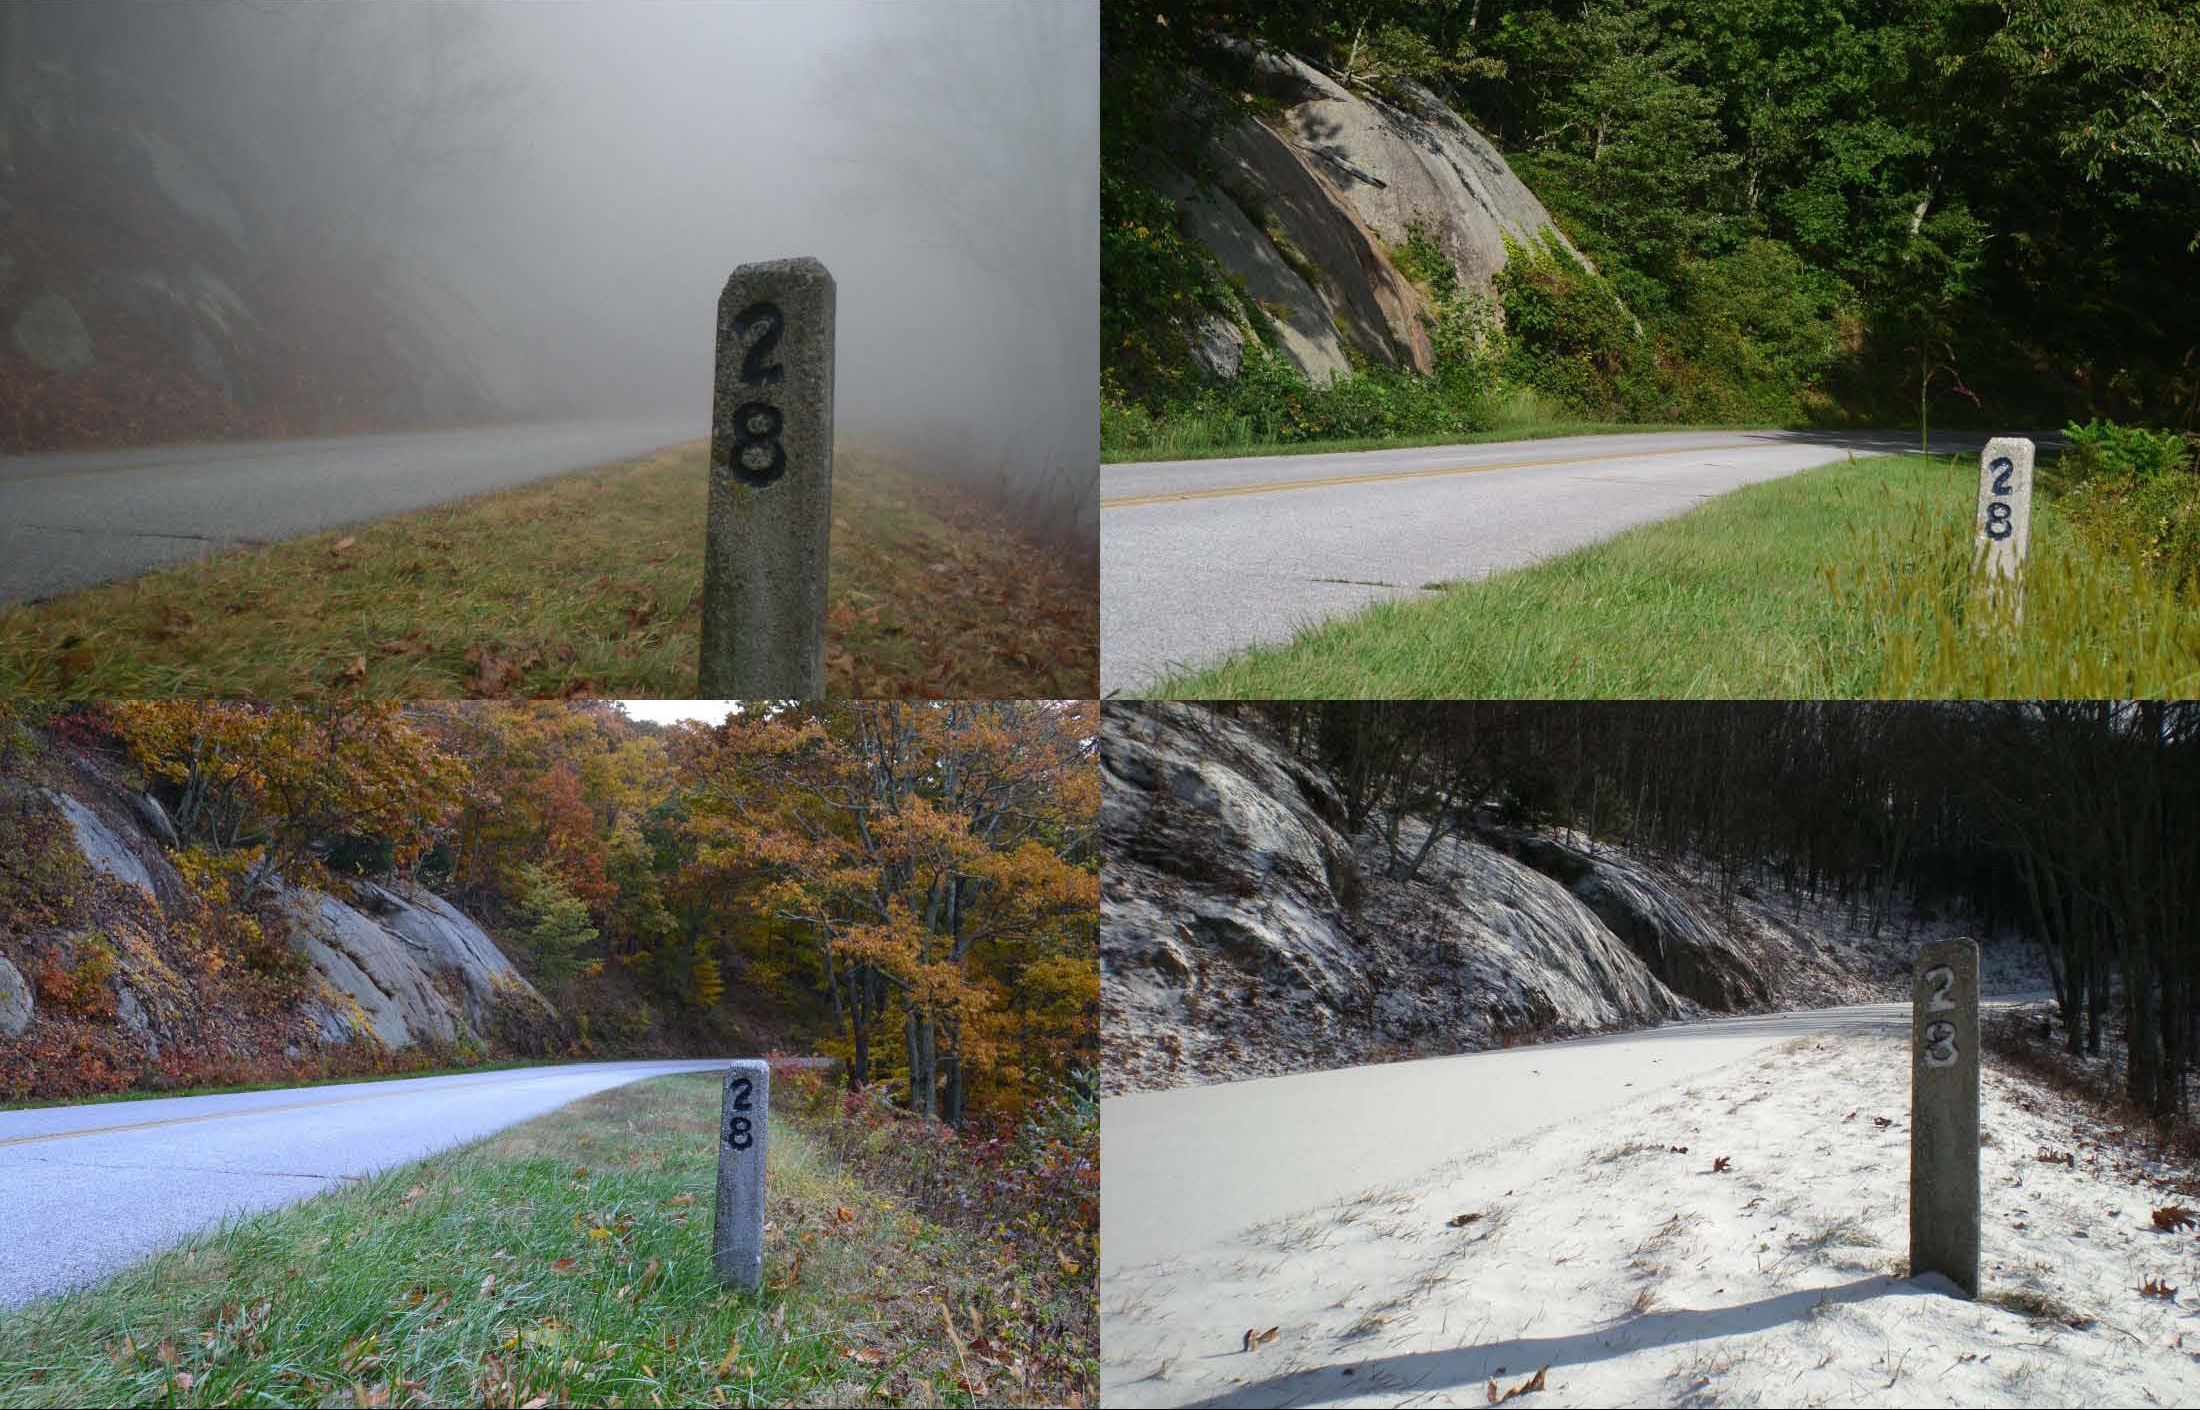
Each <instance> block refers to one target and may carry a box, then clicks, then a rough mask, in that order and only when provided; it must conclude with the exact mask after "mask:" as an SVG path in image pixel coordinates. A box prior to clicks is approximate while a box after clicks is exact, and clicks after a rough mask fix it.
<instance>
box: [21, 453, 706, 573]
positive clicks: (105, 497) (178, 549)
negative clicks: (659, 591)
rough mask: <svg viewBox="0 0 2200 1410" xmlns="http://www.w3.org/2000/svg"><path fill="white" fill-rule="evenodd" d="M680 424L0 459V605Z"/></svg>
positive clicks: (435, 500) (484, 480)
mask: <svg viewBox="0 0 2200 1410" xmlns="http://www.w3.org/2000/svg"><path fill="white" fill-rule="evenodd" d="M709 430H710V428H709V426H708V425H707V424H706V423H705V422H704V421H703V420H702V419H701V418H700V417H699V418H698V419H697V420H695V421H694V422H687V421H680V420H665V419H659V420H654V421H572V422H551V423H541V424H535V425H527V426H493V427H483V428H476V429H471V430H464V431H426V432H418V433H408V434H401V435H387V436H345V437H336V438H331V439H325V440H311V441H240V442H231V443H228V444H224V445H201V446H156V447H140V448H135V449H126V450H103V451H85V452H77V453H70V454H64V455H26V456H12V457H4V458H0V603H9V602H26V601H37V600H39V599H41V598H46V597H54V596H58V595H59V594H61V593H65V592H74V591H76V590H78V589H80V588H87V587H91V586H94V585H95V584H98V583H103V582H109V581H112V580H114V579H116V578H127V577H133V576H135V575H137V574H139V573H143V572H147V571H149V570H151V569H154V568H159V567H164V566H166V565H168V564H171V563H179V562H185V561H188V560H190V559H193V558H200V557H204V556H205V555H207V554H209V553H215V552H219V551H221V550H223V549H227V548H241V547H248V546H252V545H258V544H266V543H274V542H277V541H278V540H281V539H287V538H297V537H299V536H300V535H303V534H311V533H318V532H320V531H322V530H324V529H334V528H340V527H342V526H344V525H349V524H363V523H369V522H371V521H374V520H377V519H386V518H389V517H390V516H391V515H394V514H403V513H407V512H409V511H411V510H415V509H426V508H429V507H431V506H434V505H438V504H448V503H450V502H451V501H453V500H459V499H464V498H466V497H468V496H470V495H477V494H484V493H487V492H488V491H491V490H501V489H509V488H511V487H513V486H515V485H522V484H526V483H528V482H530V481H533V480H541V479H546V478H548V477H550V476H553V475H563V474H567V473H570V472H572V471H576V470H586V469H590V468H592V467H594V466H598V465H608V464H611V463H613V462H614V461H619V460H625V459H628V458H630V457H632V456H636V455H641V454H644V453H646V452H648V451H652V450H658V449H661V448H663V447H665V446H670V445H677V444H680V443H681V442H683V441H691V440H697V439H700V438H702V437H704V436H706V435H708V434H709Z"/></svg>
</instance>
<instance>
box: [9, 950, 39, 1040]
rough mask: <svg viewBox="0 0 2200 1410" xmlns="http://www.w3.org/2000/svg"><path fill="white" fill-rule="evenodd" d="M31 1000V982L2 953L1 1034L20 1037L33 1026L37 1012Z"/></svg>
mask: <svg viewBox="0 0 2200 1410" xmlns="http://www.w3.org/2000/svg"><path fill="white" fill-rule="evenodd" d="M36 1011H37V1010H36V1006H35V1005H34V1004H33V1003H32V1000H31V982H30V981H29V980H28V979H25V978H24V977H23V971H21V970H19V969H17V968H16V967H15V965H14V964H13V963H11V962H10V961H9V959H8V957H7V956H6V955H0V1035H4V1036H6V1037H9V1038H20V1037H22V1036H23V1033H24V1030H26V1029H28V1028H29V1027H30V1026H31V1018H32V1016H33V1015H34V1014H35V1013H36Z"/></svg>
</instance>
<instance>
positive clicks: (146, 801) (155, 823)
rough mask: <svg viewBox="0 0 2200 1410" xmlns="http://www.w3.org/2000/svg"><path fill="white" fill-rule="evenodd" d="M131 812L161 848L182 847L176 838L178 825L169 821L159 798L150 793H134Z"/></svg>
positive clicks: (131, 798) (131, 800)
mask: <svg viewBox="0 0 2200 1410" xmlns="http://www.w3.org/2000/svg"><path fill="white" fill-rule="evenodd" d="M130 811H131V812H132V813H134V814H136V816H137V820H138V823H139V824H140V825H141V826H142V827H144V829H145V830H146V831H147V832H149V833H151V834H152V835H153V839H154V840H155V841H157V842H159V843H160V845H161V846H163V847H178V846H181V845H182V843H181V842H180V841H179V840H178V839H177V837H176V825H175V824H174V823H173V822H171V821H169V818H168V810H167V809H166V808H163V807H162V806H161V805H160V800H159V799H158V798H155V797H153V796H152V795H151V794H149V793H132V794H131V795H130Z"/></svg>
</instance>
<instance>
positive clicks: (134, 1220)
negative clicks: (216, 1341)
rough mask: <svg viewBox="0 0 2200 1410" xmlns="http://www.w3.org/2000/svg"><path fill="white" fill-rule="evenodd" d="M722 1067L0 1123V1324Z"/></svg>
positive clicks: (387, 1088)
mask: <svg viewBox="0 0 2200 1410" xmlns="http://www.w3.org/2000/svg"><path fill="white" fill-rule="evenodd" d="M724 1065H725V1063H724V1060H723V1059H696V1060H692V1061H673V1062H598V1063H571V1064H560V1065H557V1066H553V1067H527V1068H516V1069H513V1070H511V1071H507V1072H490V1073H457V1074H454V1075H451V1076H447V1077H414V1078H406V1079H403V1080H400V1081H390V1082H350V1083H342V1084H337V1085H333V1086H326V1087H285V1088H278V1089H275V1090H272V1091H265V1092H233V1093H227V1094H223V1095H217V1096H206V1097H161V1098H156V1099H153V1100H149V1101H126V1102H96V1103H91V1104H88V1105H83V1106H58V1107H37V1108H33V1109H31V1110H27V1111H0V1228H6V1229H8V1230H10V1231H12V1232H13V1234H14V1238H13V1239H12V1240H11V1244H10V1248H9V1252H8V1257H6V1258H5V1259H0V1309H5V1308H12V1307H16V1306H19V1305H21V1304H23V1303H26V1302H30V1301H33V1300H36V1299H38V1298H42V1297H50V1296H53V1295H54V1294H56V1293H61V1292H65V1291H67V1290H68V1289H70V1288H73V1287H77V1286H79V1285H81V1284H84V1283H88V1282H91V1281H93V1280H94V1279H97V1278H100V1277H104V1276H105V1275H106V1274H108V1273H111V1272H114V1271H115V1270H116V1269H119V1268H121V1267H123V1266H125V1265H126V1264H129V1263H131V1262H133V1261H135V1260H137V1259H139V1258H142V1257H145V1256H146V1255H148V1254H151V1253H155V1252H158V1251H159V1250H161V1249H163V1248H166V1247H168V1246H169V1245H170V1244H173V1243H175V1242H176V1241H177V1240H179V1239H182V1238H184V1237H186V1236H187V1235H190V1234H192V1233H195V1232H197V1231H199V1230H202V1229H208V1228H211V1227H213V1226H214V1225H216V1224H219V1223H220V1222H221V1221H222V1220H224V1219H227V1218H229V1217H231V1216H233V1215H239V1214H247V1213H251V1212H254V1211H257V1210H262V1209H269V1208H273V1207H275V1206H277V1205H284V1204H290V1203H292V1202H294V1201H297V1200H301V1199H305V1198H307V1197H309V1196H311V1195H316V1194H319V1193H320V1192H321V1191H323V1190H327V1189H334V1188H338V1187H340V1186H342V1185H345V1184H347V1183H349V1182H351V1181H354V1180H360V1179H364V1178H365V1177H367V1176H369V1175H372V1174H374V1173H375V1172H377V1171H380V1170H385V1169H387V1168H389V1167H390V1166H393V1165H401V1164H404V1163H405V1162H407V1161H412V1160H418V1159H420V1158H421V1157H423V1156H428V1155H433V1154H434V1153H435V1152H437V1151H440V1150H445V1149H448V1148H449V1147H451V1146H455V1145H458V1144H460V1143H462V1142H465V1141H471V1140H474V1139H476V1138H478V1137H481V1136H486V1135H489V1134H491V1133H492V1132H495V1131H498V1130H501V1129H502V1128H504V1127H506V1126H510V1125H513V1124H515V1123H517V1122H521V1121H525V1120H528V1119H529V1118H531V1117H535V1116H540V1115H542V1114H543V1113H544V1112H547V1111H551V1110H554V1109H556V1108H557V1107H561V1106H563V1105H565V1104H566V1103H567V1102H570V1101H573V1100H575V1099H577V1098H580V1097H585V1096H588V1095H589V1094H591V1093H594V1092H600V1091H603V1090H605V1089H606V1088H610V1087H617V1086H622V1085H624V1084H625V1083H628V1082H635V1081H640V1080H641V1079H643V1078H647V1077H657V1076H662V1075H663V1074H665V1073H669V1072H694V1071H710V1070H715V1069H718V1068H721V1067H723V1066H724Z"/></svg>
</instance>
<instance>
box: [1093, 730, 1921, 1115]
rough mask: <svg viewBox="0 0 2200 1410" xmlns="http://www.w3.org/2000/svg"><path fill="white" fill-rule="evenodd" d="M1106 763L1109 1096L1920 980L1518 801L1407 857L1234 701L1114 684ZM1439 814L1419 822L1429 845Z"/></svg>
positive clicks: (1817, 925) (1883, 951) (1886, 956)
mask: <svg viewBox="0 0 2200 1410" xmlns="http://www.w3.org/2000/svg"><path fill="white" fill-rule="evenodd" d="M1101 777H1102V781H1103V792H1102V799H1101V810H1100V825H1101V835H1102V839H1103V844H1104V847H1105V849H1106V850H1105V855H1106V863H1105V871H1104V874H1103V877H1102V885H1101V929H1100V957H1101V996H1102V1006H1103V1012H1104V1015H1105V1017H1104V1025H1103V1040H1102V1042H1103V1048H1104V1054H1103V1059H1104V1068H1103V1077H1102V1084H1103V1087H1104V1088H1105V1089H1106V1090H1107V1091H1109V1092H1126V1091H1138V1090H1150V1089H1158V1088H1166V1087H1173V1086H1183V1085H1191V1084H1197V1083H1205V1082H1220V1081H1232V1080H1236V1079H1240V1078H1246V1077H1257V1076H1265V1075H1270V1074H1274V1073H1281V1072H1290V1071H1303V1070H1311V1069H1316V1068H1327V1067H1336V1066H1341V1065H1347V1064H1355V1063H1365V1062H1375V1061H1383V1060H1386V1059H1390V1058H1399V1057H1412V1056H1423V1055H1431V1056H1432V1055H1436V1054H1441V1053H1453V1052H1461V1051H1467V1050H1471V1049H1476V1048H1486V1047H1493V1046H1499V1045H1504V1044H1510V1043H1514V1042H1523V1041H1537V1040H1541V1039H1545V1038H1552V1037H1559V1036H1564V1035H1567V1034H1574V1033H1585V1032H1593V1031H1600V1030H1610V1029H1623V1028H1630V1027H1638V1026H1641V1025H1645V1024H1654V1023H1662V1022H1666V1021H1669V1020H1673V1019H1678V1018H1690V1017H1700V1016H1703V1015H1705V1014H1707V1013H1713V1012H1730V1013H1731V1012H1758V1011H1763V1010H1766V1009H1770V1008H1775V1007H1817V1006H1823V1005H1828V1004H1837V1003H1845V1002H1856V1001H1858V1000H1861V999H1865V998H1877V997H1886V996H1887V995H1888V994H1889V993H1891V992H1894V991H1896V989H1897V988H1898V987H1899V986H1900V985H1902V984H1903V983H1904V982H1905V981H1904V980H1903V978H1902V976H1903V975H1904V974H1906V972H1907V965H1908V953H1909V948H1910V945H1909V941H1908V939H1907V938H1906V937H1901V936H1888V937H1885V939H1884V940H1881V939H1879V938H1877V937H1875V936H1872V935H1868V934H1862V933H1859V932H1857V931H1856V930H1855V928H1854V925H1853V923H1844V922H1843V920H1842V918H1841V917H1840V916H1838V915H1835V914H1827V913H1823V912H1822V911H1819V910H1811V909H1808V908H1806V907H1805V906H1804V905H1802V904H1801V903H1798V902H1794V901H1792V899H1791V900H1789V901H1787V902H1784V903H1782V904H1780V905H1777V906H1775V905H1772V904H1768V903H1767V902H1766V901H1765V900H1763V899H1761V898H1760V896H1759V894H1758V892H1757V891H1756V890H1755V889H1754V888H1753V887H1751V886H1750V885H1749V884H1748V883H1747V882H1736V883H1733V884H1729V885H1726V886H1723V887H1722V886H1720V885H1718V884H1717V882H1716V881H1715V880H1714V879H1713V878H1711V877H1710V876H1709V875H1707V874H1703V873H1699V872H1696V871H1693V870H1691V869H1690V868H1688V867H1686V866H1683V865H1680V864H1677V863H1669V862H1664V861H1653V860H1650V859H1646V858H1643V857H1640V856H1636V855H1634V854H1632V853H1630V852H1628V851H1627V850H1626V849H1624V848H1619V847H1614V846H1611V845H1609V844H1604V843H1597V844H1592V843H1591V841H1590V839H1588V838H1587V837H1585V836H1583V835H1581V834H1579V833H1576V832H1570V831H1564V830H1550V831H1533V830H1528V829H1523V828H1517V827H1509V826H1504V825H1501V824H1500V823H1499V822H1497V821H1496V820H1495V817H1494V815H1487V814H1485V815H1481V816H1478V817H1477V818H1476V819H1475V820H1474V821H1473V822H1472V823H1471V824H1470V825H1469V826H1468V829H1467V832H1466V834H1465V835H1463V836H1461V835H1452V836H1446V837H1442V838H1440V839H1439V840H1438V841H1437V843H1436V844H1435V845H1434V846H1433V847H1431V848H1429V850H1428V853H1427V855H1426V857H1425V858H1423V859H1422V862H1421V865H1420V868H1419V870H1418V872H1417V873H1416V874H1415V876H1414V877H1413V878H1412V879H1411V880H1410V881H1408V880H1400V879H1395V878H1393V877H1392V876H1391V875H1390V874H1389V868H1390V866H1391V856H1390V849H1389V844H1388V843H1387V842H1386V841H1385V840H1384V836H1383V834H1384V831H1385V828H1384V826H1383V820H1382V819H1381V818H1375V819H1372V820H1370V822H1369V824H1368V825H1367V826H1366V827H1365V828H1364V829H1362V830H1361V832H1360V833H1359V835H1357V836H1348V835H1347V834H1346V831H1345V826H1346V813H1345V808H1344V805H1343V803H1342V801H1341V799H1340V798H1339V795H1338V793H1337V791H1336V788H1335V787H1334V785H1333V784H1332V783H1331V781H1330V780H1329V778H1328V777H1327V776H1326V775H1325V774H1324V773H1323V772H1322V771H1321V770H1320V769H1318V768H1315V767H1313V766H1311V765H1309V764H1308V763H1307V762H1306V761H1304V760H1302V759H1300V758H1298V757H1296V756H1294V755H1293V754H1292V753H1291V752H1290V751H1289V750H1287V749H1286V748H1284V747H1283V745H1282V744H1281V743H1280V742H1279V741H1278V740H1276V739H1275V738H1274V736H1273V735H1272V734H1271V733H1270V732H1269V731H1268V729H1267V727H1266V726H1265V725H1264V724H1262V723H1260V722H1259V721H1258V720H1257V719H1252V718H1245V717H1240V716H1235V715H1232V714H1230V713H1227V712H1225V711H1222V710H1217V709H1214V708H1210V707H1205V706H1198V705H1185V704H1173V703H1162V702H1154V703H1147V704H1122V705H1117V704H1114V703H1111V704H1110V706H1109V708H1108V710H1107V711H1106V712H1105V714H1104V716H1103V722H1102V728H1101ZM1427 826H1428V825H1427V823H1426V821H1425V820H1423V819H1420V818H1416V817H1402V818H1400V819H1399V820H1398V829H1397V833H1398V837H1397V841H1398V845H1399V849H1400V851H1401V852H1402V853H1403V854H1404V855H1405V856H1407V857H1411V856H1414V855H1416V854H1417V853H1419V851H1420V849H1421V844H1422V841H1423V839H1424V838H1426V836H1427ZM1904 992H1906V990H1905V991H1904Z"/></svg>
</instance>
